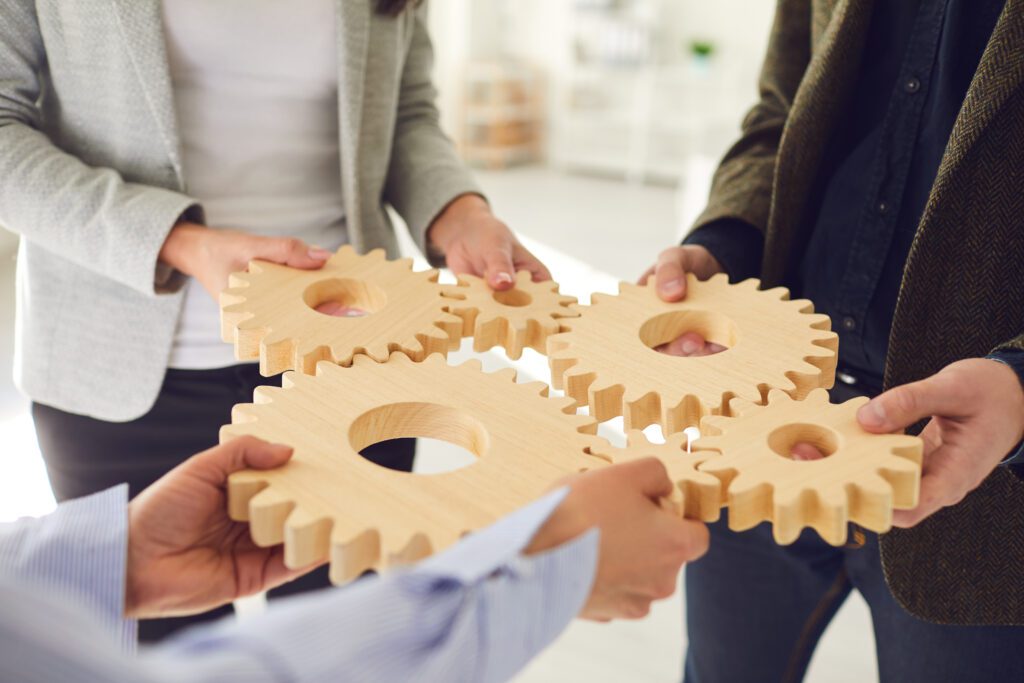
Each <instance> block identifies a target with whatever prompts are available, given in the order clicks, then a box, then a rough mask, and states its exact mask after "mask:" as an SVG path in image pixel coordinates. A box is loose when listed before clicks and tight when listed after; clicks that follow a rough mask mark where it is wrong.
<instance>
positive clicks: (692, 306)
mask: <svg viewBox="0 0 1024 683" xmlns="http://www.w3.org/2000/svg"><path fill="white" fill-rule="evenodd" d="M758 284H759V283H758V281H757V280H746V281H745V282H741V283H739V284H736V285H731V284H729V282H728V278H727V277H726V276H725V275H721V274H720V275H715V276H714V277H712V278H711V279H709V280H707V281H698V280H697V279H696V278H695V277H694V276H693V275H689V276H688V285H687V295H686V298H685V299H684V300H683V301H679V302H675V303H667V302H665V301H662V300H661V299H659V298H658V296H657V292H656V290H655V288H654V287H653V286H638V285H631V284H627V283H622V284H621V285H620V287H619V294H618V295H617V296H612V295H606V294H595V295H594V296H593V297H592V298H591V300H592V305H591V306H580V307H579V311H580V316H579V317H578V318H573V319H569V320H564V321H562V327H563V329H564V330H565V331H564V332H561V333H559V334H556V335H553V336H551V337H549V338H548V356H549V360H550V364H551V375H552V384H553V385H554V387H555V388H557V389H564V390H565V392H566V394H567V395H569V396H572V397H573V398H575V399H576V400H577V401H579V403H580V404H582V405H589V407H590V411H591V414H592V415H593V416H594V417H596V418H597V419H598V420H599V421H602V422H603V421H605V420H609V419H611V418H614V417H617V416H619V415H622V416H624V418H625V424H626V428H627V429H642V428H644V427H646V426H648V425H651V424H659V425H661V427H662V430H663V431H664V432H665V433H666V434H671V433H675V432H679V431H682V430H683V429H685V428H686V427H690V426H696V425H697V424H698V423H699V421H700V418H701V417H702V416H704V415H710V414H728V406H729V400H730V399H732V398H733V397H742V398H745V399H748V400H751V401H754V402H761V401H763V400H764V397H765V396H766V394H767V392H768V390H770V389H781V390H783V391H785V392H787V393H788V394H790V395H791V396H793V397H794V398H797V399H799V398H802V397H804V396H806V395H807V393H808V392H810V391H811V390H812V389H816V388H819V387H825V388H827V387H831V386H832V383H833V382H834V380H835V367H836V350H837V348H838V337H837V336H836V334H835V333H834V332H831V323H830V321H829V318H828V316H826V315H821V314H815V313H814V306H813V304H811V302H810V301H807V300H797V301H790V300H789V292H788V290H786V289H785V288H783V287H777V288H775V289H770V290H760V289H758ZM684 332H698V333H700V334H701V335H703V336H704V338H705V339H707V340H709V341H712V342H715V343H718V344H721V345H723V346H725V347H727V349H726V350H725V351H723V352H721V353H718V354H714V355H709V356H701V357H693V358H679V357H673V356H668V355H665V354H662V353H659V352H657V351H655V347H656V346H659V345H661V344H664V343H666V342H668V341H670V340H672V339H675V338H676V337H678V336H680V335H681V334H683V333H684Z"/></svg>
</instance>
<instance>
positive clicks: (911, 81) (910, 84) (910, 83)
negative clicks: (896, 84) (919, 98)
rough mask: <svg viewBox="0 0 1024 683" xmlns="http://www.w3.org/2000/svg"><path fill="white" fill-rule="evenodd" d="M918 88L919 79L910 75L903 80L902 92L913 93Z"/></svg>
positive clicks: (919, 87) (919, 84) (919, 86)
mask: <svg viewBox="0 0 1024 683" xmlns="http://www.w3.org/2000/svg"><path fill="white" fill-rule="evenodd" d="M920 89H921V81H919V80H918V79H916V78H913V77H911V78H908V79H907V80H905V81H904V82H903V90H904V92H907V93H910V94H911V95H913V94H915V93H916V92H918V91H919V90H920Z"/></svg>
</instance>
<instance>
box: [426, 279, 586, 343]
mask: <svg viewBox="0 0 1024 683" xmlns="http://www.w3.org/2000/svg"><path fill="white" fill-rule="evenodd" d="M445 294H446V296H449V297H451V298H452V299H459V301H456V302H452V303H450V304H449V307H448V310H449V311H450V312H451V313H454V314H455V315H457V316H459V317H460V318H462V320H463V321H464V327H463V328H462V335H463V336H464V337H473V350H474V351H487V350H489V349H491V348H493V347H495V346H501V347H503V348H504V349H505V353H507V354H508V357H509V358H512V359H517V358H519V357H521V356H522V355H523V349H524V348H527V347H528V348H531V349H533V350H535V351H538V352H540V353H544V352H545V348H546V344H547V339H548V337H549V336H551V335H552V334H555V333H556V332H558V331H559V329H560V328H559V320H561V319H563V318H573V317H576V316H578V315H579V313H578V312H577V311H576V307H575V306H574V304H575V303H576V297H573V296H563V295H561V294H559V293H558V284H557V283H555V282H550V281H548V282H533V280H532V279H531V274H530V272H529V271H526V270H521V271H519V272H518V273H516V281H515V286H514V287H513V288H512V289H507V290H504V291H500V292H496V291H494V290H492V289H491V287H490V286H489V285H488V284H487V283H486V282H485V281H484V280H481V279H480V278H478V277H474V276H472V275H460V276H459V286H458V287H451V288H449V289H446V290H445Z"/></svg>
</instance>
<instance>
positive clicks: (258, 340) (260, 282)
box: [221, 246, 463, 376]
mask: <svg viewBox="0 0 1024 683" xmlns="http://www.w3.org/2000/svg"><path fill="white" fill-rule="evenodd" d="M437 278H438V272H437V271H436V270H430V271H424V272H414V271H413V270H412V259H402V260H399V261H388V260H386V258H385V254H384V251H383V250H381V249H375V250H374V251H371V252H370V253H368V254H366V255H365V256H360V255H359V254H357V253H356V251H355V250H354V249H353V248H352V247H350V246H344V247H342V248H341V249H340V250H339V251H338V253H337V254H335V255H334V256H332V257H331V258H330V259H329V260H328V261H327V263H326V264H325V265H324V266H323V268H321V269H320V270H299V269H296V268H289V267H287V266H281V265H277V264H273V263H267V262H265V261H253V262H252V263H250V264H249V271H248V272H246V273H234V274H232V275H231V281H230V287H229V289H227V290H225V291H224V293H223V294H222V295H221V332H222V336H223V338H224V341H226V342H234V345H235V356H236V357H237V358H238V359H239V360H253V359H256V358H259V360H260V372H261V373H262V374H263V375H264V376H270V375H276V374H278V373H279V372H283V371H285V370H292V369H294V370H299V371H302V372H305V373H307V374H312V373H313V372H314V370H315V368H316V364H317V363H318V362H320V361H321V360H329V361H331V362H333V363H338V364H341V365H348V364H350V363H351V362H352V358H353V357H355V356H357V355H362V354H365V355H367V356H370V357H371V358H372V359H374V360H376V361H378V362H384V361H386V360H387V359H388V355H389V354H390V353H392V352H395V351H400V352H402V353H405V354H407V355H409V356H410V357H411V358H413V359H415V360H422V359H423V358H426V357H427V356H429V355H430V354H432V353H441V354H445V353H447V352H448V351H449V350H450V349H452V348H455V347H456V346H457V345H458V343H459V340H460V335H461V331H462V326H463V322H462V319H460V318H458V317H456V316H454V315H452V314H451V313H448V312H447V311H446V310H445V309H446V307H447V306H448V304H449V303H450V302H449V300H447V299H446V298H444V296H443V290H444V287H443V286H442V285H439V284H437ZM325 302H337V303H340V304H342V305H344V306H347V307H351V308H356V309H361V310H362V311H365V312H366V313H367V315H363V316H354V317H335V316H331V315H327V314H324V313H319V312H318V311H316V310H315V309H316V307H317V306H319V305H320V304H323V303H325Z"/></svg>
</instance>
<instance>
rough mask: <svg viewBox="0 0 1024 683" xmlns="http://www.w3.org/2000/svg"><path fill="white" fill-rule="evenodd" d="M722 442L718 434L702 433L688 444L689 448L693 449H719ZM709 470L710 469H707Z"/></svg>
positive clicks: (721, 446)
mask: <svg viewBox="0 0 1024 683" xmlns="http://www.w3.org/2000/svg"><path fill="white" fill-rule="evenodd" d="M723 444H724V442H723V441H722V439H721V438H719V437H718V436H704V435H703V434H702V435H701V437H700V438H699V439H695V440H694V442H693V443H691V444H690V450H693V451H719V452H720V451H721V450H722V448H723ZM707 471H709V472H710V471H711V470H707Z"/></svg>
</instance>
